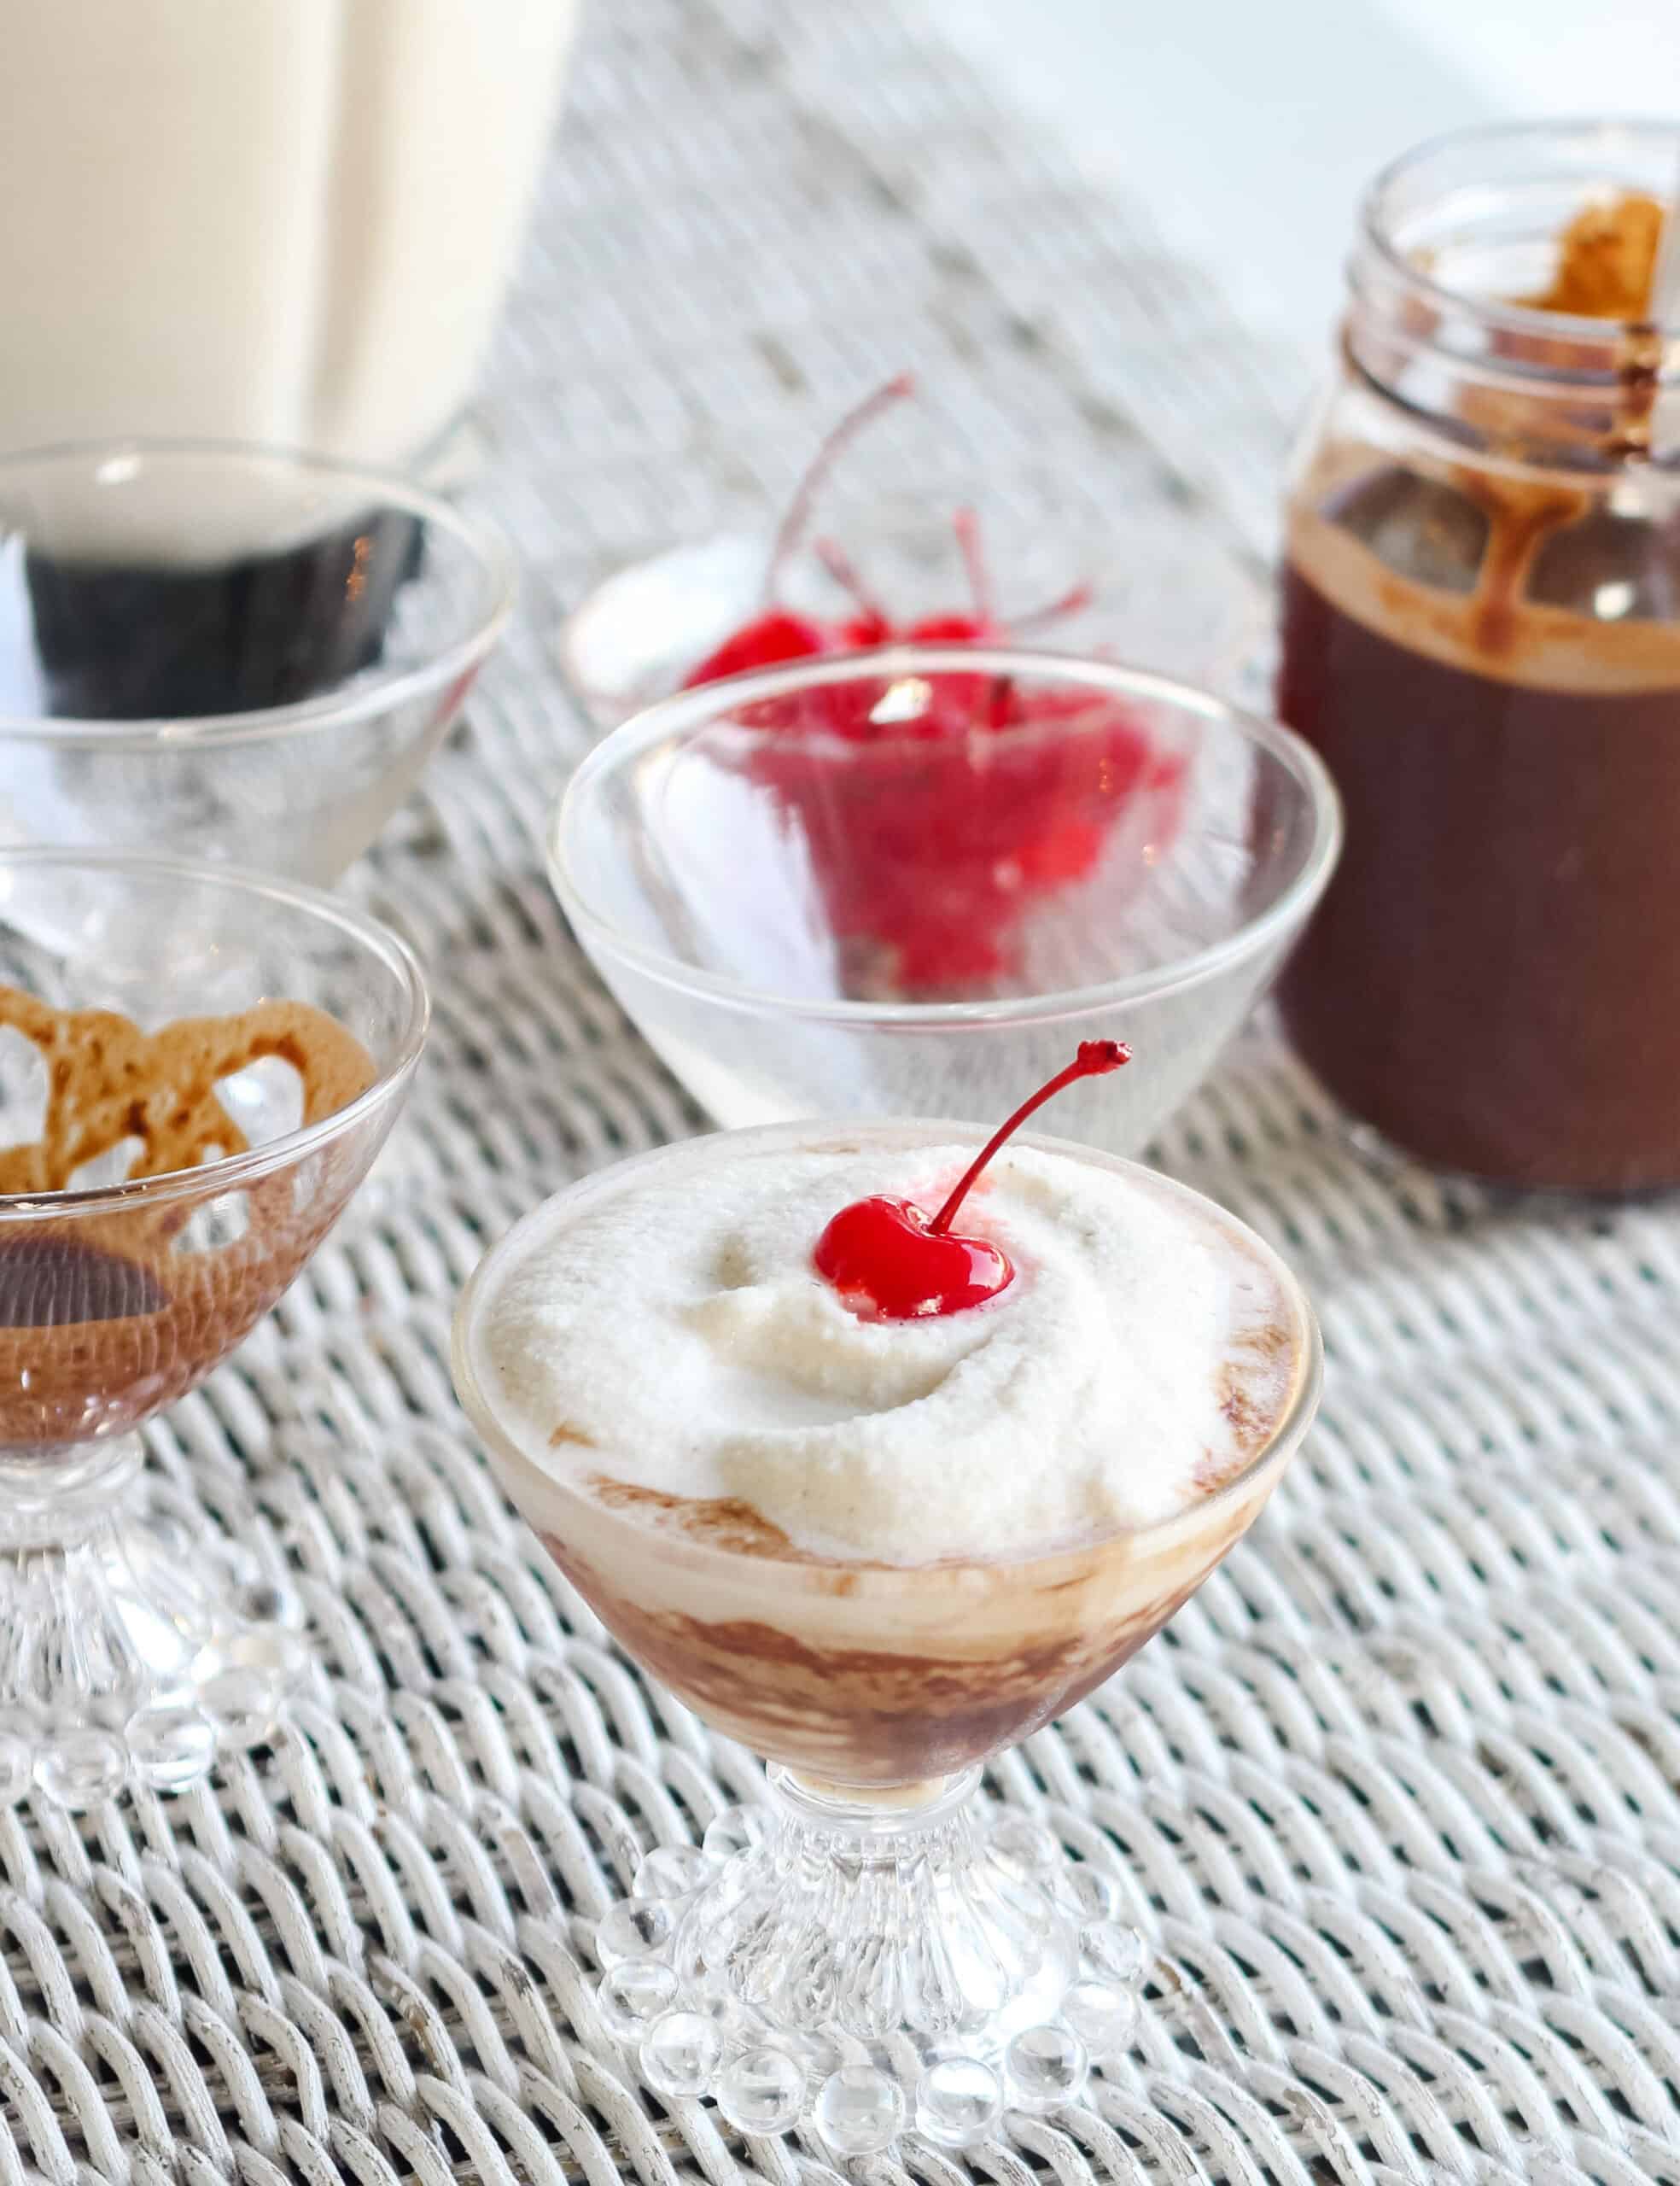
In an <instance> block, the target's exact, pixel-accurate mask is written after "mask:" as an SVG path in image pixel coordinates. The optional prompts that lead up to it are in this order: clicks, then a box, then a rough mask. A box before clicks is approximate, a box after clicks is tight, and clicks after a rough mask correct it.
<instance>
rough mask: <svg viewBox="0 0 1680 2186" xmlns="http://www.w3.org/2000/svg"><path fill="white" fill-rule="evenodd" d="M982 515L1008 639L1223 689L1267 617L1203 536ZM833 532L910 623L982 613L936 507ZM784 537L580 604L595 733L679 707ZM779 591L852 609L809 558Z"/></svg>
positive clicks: (741, 543)
mask: <svg viewBox="0 0 1680 2186" xmlns="http://www.w3.org/2000/svg"><path fill="white" fill-rule="evenodd" d="M1048 490H1049V488H1048V486H1047V487H1046V488H1045V491H1046V493H1048ZM980 514H981V515H982V517H983V518H984V519H985V523H984V534H983V536H984V544H985V551H986V554H987V558H988V560H989V563H990V564H991V565H992V588H993V589H994V591H995V593H996V602H995V605H996V609H997V613H998V615H999V617H1000V619H1001V622H1002V623H1003V624H1004V625H1005V626H1006V628H1008V631H1009V634H1008V635H1007V636H1006V637H1005V638H1002V639H1000V642H1002V643H1007V644H1011V645H1015V644H1030V645H1033V646H1039V645H1044V646H1051V647H1053V648H1054V650H1055V651H1057V652H1071V653H1077V654H1079V655H1080V656H1081V657H1082V658H1105V659H1115V660H1123V661H1127V662H1129V663H1132V664H1134V665H1135V666H1138V667H1143V668H1149V669H1156V670H1158V671H1160V672H1161V673H1163V674H1165V675H1177V676H1182V677H1184V678H1186V679H1187V680H1188V681H1191V682H1193V683H1198V684H1203V685H1207V686H1210V687H1213V688H1214V689H1216V690H1219V691H1223V690H1224V689H1225V688H1226V687H1227V686H1228V684H1229V682H1230V681H1232V680H1233V678H1234V676H1235V675H1237V674H1238V673H1239V672H1240V666H1241V663H1242V661H1243V659H1244V658H1245V654H1246V653H1247V652H1249V651H1251V649H1252V647H1253V646H1254V644H1255V643H1256V642H1257V639H1258V637H1259V635H1260V634H1261V633H1262V632H1263V630H1264V629H1265V628H1267V627H1268V625H1269V622H1270V618H1271V614H1272V601H1271V594H1270V591H1269V587H1267V586H1265V585H1264V584H1263V582H1260V581H1259V580H1258V579H1257V577H1256V576H1254V574H1253V573H1252V572H1251V571H1250V570H1248V569H1246V568H1245V566H1244V565H1243V564H1242V563H1240V561H1239V560H1237V558H1235V557H1234V556H1233V555H1227V554H1222V552H1220V551H1219V549H1218V548H1217V547H1216V546H1210V545H1209V542H1208V538H1207V535H1206V531H1205V529H1204V528H1203V527H1201V526H1199V525H1193V524H1190V523H1183V522H1180V521H1177V520H1175V519H1174V518H1172V517H1169V516H1166V515H1163V514H1151V515H1148V516H1139V517H1129V516H1125V515H1120V516H1111V517H1105V520H1104V522H1103V523H1102V525H1101V527H1100V529H1097V528H1095V527H1092V526H1087V527H1086V528H1083V529H1082V528H1081V527H1080V526H1079V525H1078V524H1076V523H1072V524H1070V523H1069V522H1068V520H1067V518H1066V517H1065V515H1063V516H1060V517H1053V516H1052V515H1051V514H1050V513H1049V512H1048V511H1047V510H1041V509H1039V508H1037V507H1033V508H1031V509H1030V510H1027V511H1023V510H1019V509H1013V508H1003V507H994V508H991V509H987V508H986V507H985V506H982V508H981V511H980ZM833 529H834V535H835V536H836V538H837V539H839V540H842V541H844V543H845V546H846V548H847V551H848V552H849V555H850V557H851V558H852V560H853V561H854V563H855V566H856V568H857V570H858V571H859V573H860V576H862V577H863V578H864V580H865V581H866V583H867V584H868V586H869V587H870V589H871V591H872V593H874V594H875V595H876V596H878V598H879V599H881V601H882V602H883V603H884V605H885V606H886V607H887V608H888V609H889V610H890V612H891V614H892V615H893V617H895V621H896V622H899V623H900V624H904V623H907V622H913V621H917V620H919V619H920V618H921V617H925V616H930V615H952V614H965V613H967V612H969V611H971V608H972V605H973V601H972V596H971V581H970V575H969V571H968V570H967V568H966V566H965V563H964V559H963V556H962V552H961V551H960V546H959V542H958V537H957V534H956V531H955V529H954V527H953V525H952V523H950V522H949V521H948V520H941V519H939V518H937V517H931V516H930V515H929V514H928V511H927V507H926V505H925V502H922V501H912V500H907V499H906V498H904V497H901V496H893V495H882V494H873V495H872V496H871V497H870V498H869V500H867V501H866V502H864V503H861V504H860V503H859V502H857V501H856V500H852V501H850V502H849V503H843V504H842V506H841V509H840V511H839V512H838V514H837V518H836V522H835V524H834V527H833ZM773 540H774V533H773V531H772V530H769V529H761V530H740V531H725V532H719V533H717V534H715V535H714V536H712V537H710V538H708V539H701V540H695V541H687V542H685V543H684V544H682V545H680V546H672V547H668V548H667V549H665V550H664V551H663V552H660V553H657V554H653V555H650V556H648V557H647V558H645V559H644V560H641V561H638V562H634V563H633V564H630V566H629V567H627V568H625V569H621V570H615V571H614V572H613V573H612V574H611V575H610V576H606V577H605V578H604V579H603V580H602V582H600V583H599V584H598V585H596V586H595V587H593V588H592V590H591V591H590V592H589V593H588V594H587V595H586V597H585V598H584V599H581V600H580V602H579V603H578V605H577V606H576V607H575V609H574V610H573V611H572V612H571V613H570V614H569V616H568V617H566V620H565V622H563V624H562V626H561V628H560V631H559V634H558V636H557V640H556V647H555V650H556V656H557V661H558V664H559V668H560V671H561V673H562V675H563V676H564V678H565V680H566V683H567V686H568V687H569V690H570V692H571V693H572V696H573V698H575V700H576V701H577V704H579V706H580V708H581V709H582V710H583V711H584V712H585V713H586V715H587V716H589V718H590V719H591V720H592V722H594V723H595V725H596V727H597V728H601V729H610V728H617V726H618V724H619V723H620V722H621V721H624V720H626V719H627V718H628V716H630V715H631V714H633V713H635V712H637V711H639V710H640V709H641V708H642V707H644V706H648V705H651V704H654V703H655V701H656V700H657V699H660V698H668V697H669V696H670V695H671V694H672V693H673V692H674V691H677V690H679V689H680V687H682V684H683V682H684V680H685V677H686V676H687V675H688V674H689V672H690V670H691V669H693V668H694V667H696V666H697V664H698V663H699V662H701V661H702V660H703V659H704V658H705V657H706V656H707V654H708V653H709V652H712V651H713V650H714V648H715V646H718V645H719V644H720V643H721V641H722V640H724V639H725V638H726V637H727V636H728V635H729V634H730V632H731V631H732V630H735V629H738V628H740V626H741V625H742V624H743V623H744V622H749V621H750V620H751V619H752V618H753V617H755V616H756V615H758V614H760V613H761V611H762V610H763V606H764V579H765V571H766V570H767V567H768V564H769V561H770V555H771V549H772V546H773ZM1079 591H1083V592H1084V593H1086V594H1087V595H1088V596H1087V597H1086V598H1085V599H1084V601H1083V604H1082V605H1076V606H1074V607H1073V608H1072V610H1071V611H1070V612H1067V613H1063V614H1054V615H1046V614H1044V613H1043V612H1042V611H1043V610H1045V609H1047V608H1050V607H1052V606H1053V605H1054V604H1055V603H1057V602H1059V601H1062V600H1065V599H1069V597H1070V595H1073V594H1075V593H1077V592H1079ZM779 593H780V596H781V597H782V599H784V601H785V604H786V605H788V606H790V607H791V608H793V609H794V610H796V611H797V612H799V613H802V614H808V615H815V616H819V617H830V618H843V617H846V616H847V615H849V614H851V613H854V612H855V603H854V602H853V601H852V600H851V599H849V596H848V594H847V593H846V592H845V591H844V590H843V587H841V586H840V585H839V584H838V583H837V581H836V579H835V577H834V576H833V574H832V573H831V570H829V569H828V568H827V567H825V564H824V563H823V561H822V559H821V558H820V555H819V554H817V553H816V552H814V551H811V550H810V549H807V550H805V551H803V552H799V553H797V554H796V555H795V556H794V557H793V558H792V560H791V561H790V564H789V565H788V568H787V570H786V571H785V575H784V577H783V580H782V582H781V583H780V585H779Z"/></svg>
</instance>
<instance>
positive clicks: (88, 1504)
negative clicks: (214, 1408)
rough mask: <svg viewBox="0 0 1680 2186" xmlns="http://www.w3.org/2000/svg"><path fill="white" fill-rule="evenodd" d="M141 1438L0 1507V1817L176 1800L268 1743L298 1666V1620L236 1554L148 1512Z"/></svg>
mask: <svg viewBox="0 0 1680 2186" xmlns="http://www.w3.org/2000/svg"><path fill="white" fill-rule="evenodd" d="M142 1462H143V1460H142V1450H141V1445H140V1443H139V1441H138V1439H137V1438H134V1439H131V1440H130V1441H123V1442H119V1443H114V1444H112V1445H110V1446H101V1447H99V1448H98V1449H97V1451H96V1452H91V1453H90V1455H89V1456H88V1457H87V1458H85V1460H84V1461H83V1463H82V1464H81V1465H80V1466H79V1468H77V1469H75V1470H73V1471H70V1472H67V1471H66V1470H63V1469H55V1470H53V1471H50V1472H46V1473H44V1474H43V1475H42V1476H41V1477H40V1488H39V1492H38V1494H32V1493H31V1490H30V1480H29V1476H28V1475H27V1474H26V1473H20V1471H19V1470H16V1469H13V1470H10V1471H9V1476H8V1477H7V1479H6V1480H5V1482H4V1488H3V1495H0V1803H12V1802H15V1801H16V1800H17V1799H20V1798H21V1797H23V1796H24V1795H25V1794H26V1792H27V1791H30V1790H31V1789H34V1790H35V1791H38V1793H40V1794H42V1795H43V1796H44V1797H48V1798H50V1799H53V1800H55V1801H56V1802H57V1803H59V1804H60V1805H62V1806H65V1807H68V1808H70V1809H82V1808H85V1807H90V1806H93V1805H96V1804H97V1803H99V1802H100V1801H101V1800H102V1799H106V1798H108V1797H112V1796H113V1795H114V1793H116V1792H117V1791H120V1790H121V1789H122V1788H123V1787H124V1786H125V1785H126V1784H129V1783H131V1782H132V1783H137V1784H143V1785H147V1786H151V1787H152V1788H153V1789H155V1790H158V1791H180V1790H183V1789H184V1788H185V1787H186V1786H188V1785H190V1784H194V1783H196V1782H197V1781H198V1780H200V1779H201V1777H203V1776H205V1775H207V1774H208V1773H209V1771H210V1769H211V1768H212V1767H213V1765H214V1762H215V1759H216V1756H217V1753H218V1751H221V1750H223V1749H225V1748H227V1747H243V1746H248V1745H255V1744H258V1743H260V1741H261V1740H262V1739H264V1738H265V1737H266V1736H267V1735H268V1733H270V1732H271V1730H272V1728H273V1727H274V1724H275V1721H276V1720H277V1716H278V1715H279V1712H280V1710H281V1709H282V1707H283V1704H284V1702H285V1699H286V1697H287V1695H288V1693H289V1692H290V1690H291V1689H292V1687H293V1686H295V1684H296V1682H297V1681H298V1680H299V1679H300V1677H301V1675H303V1673H304V1671H305V1669H306V1666H307V1662H308V1654H307V1650H306V1646H305V1644H304V1640H303V1638H302V1634H301V1633H300V1630H299V1629H298V1628H299V1626H300V1623H301V1613H300V1606H299V1604H298V1603H297V1601H296V1599H295V1597H293V1596H292V1595H291V1594H290V1593H289V1590H286V1589H283V1588H279V1587H275V1586H273V1585H271V1584H270V1583H268V1582H267V1581H264V1580H263V1579H262V1578H261V1577H260V1573H259V1570H258V1567H257V1565H256V1563H255V1560H254V1558H251V1557H250V1556H249V1555H248V1552H244V1551H242V1550H241V1549H240V1548H239V1547H238V1546H236V1544H234V1543H232V1542H230V1541H228V1540H224V1539H221V1538H219V1537H216V1536H213V1535H210V1536H201V1535H196V1534H190V1533H189V1532H188V1531H187V1530H186V1529H185V1528H183V1527H182V1526H180V1525H179V1524H178V1523H177V1522H176V1521H175V1520H174V1519H172V1518H171V1517H167V1516H166V1515H164V1514H162V1513H160V1512H157V1511H153V1510H151V1509H150V1508H149V1501H148V1498H147V1496H146V1494H145V1491H144V1483H143V1480H142V1479H141V1471H142Z"/></svg>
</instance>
